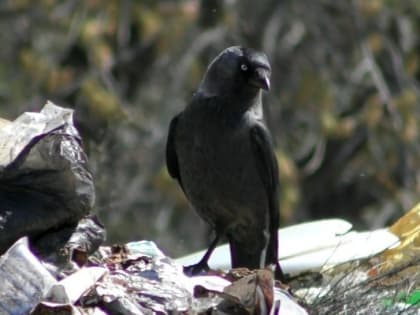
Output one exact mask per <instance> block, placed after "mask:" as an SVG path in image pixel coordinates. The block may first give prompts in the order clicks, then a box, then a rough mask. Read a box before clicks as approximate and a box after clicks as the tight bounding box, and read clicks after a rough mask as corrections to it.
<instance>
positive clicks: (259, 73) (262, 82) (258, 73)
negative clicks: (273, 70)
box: [249, 68, 270, 91]
mask: <svg viewBox="0 0 420 315" xmlns="http://www.w3.org/2000/svg"><path fill="white" fill-rule="evenodd" d="M249 81H250V83H251V84H252V85H253V86H255V87H257V88H260V89H263V90H266V91H268V90H269V89H270V70H268V69H266V68H257V69H256V70H255V72H254V74H253V75H252V76H251V78H250V80H249Z"/></svg>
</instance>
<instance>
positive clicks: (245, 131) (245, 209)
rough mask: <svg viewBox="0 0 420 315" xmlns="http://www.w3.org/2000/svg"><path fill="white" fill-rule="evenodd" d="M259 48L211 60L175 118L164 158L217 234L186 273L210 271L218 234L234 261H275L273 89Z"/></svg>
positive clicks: (239, 264) (259, 263) (245, 263)
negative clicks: (269, 98)
mask: <svg viewBox="0 0 420 315" xmlns="http://www.w3.org/2000/svg"><path fill="white" fill-rule="evenodd" d="M270 75H271V68H270V64H269V62H268V60H267V57H266V55H265V54H264V53H261V52H258V51H255V50H252V49H249V48H243V47H239V46H234V47H230V48H227V49H225V50H224V51H222V52H221V53H220V54H219V55H218V56H217V57H216V58H215V59H214V60H213V61H212V62H211V63H210V65H209V66H208V68H207V71H206V73H205V75H204V78H203V80H202V81H201V84H200V86H199V88H198V91H197V92H196V93H195V94H194V95H193V97H192V100H191V102H190V103H189V105H188V106H187V107H186V108H185V109H184V111H182V112H181V113H180V114H178V115H177V116H176V117H175V118H173V119H172V121H171V123H170V127H169V134H168V139H167V145H166V164H167V168H168V172H169V174H170V175H171V176H172V177H173V178H175V179H176V180H177V181H178V183H179V185H180V186H181V188H182V190H183V191H184V193H185V195H186V197H187V198H188V200H189V201H190V202H191V204H192V206H193V207H194V208H195V210H196V211H197V212H198V214H199V215H200V216H201V217H202V218H203V219H204V220H205V221H207V222H208V223H209V224H210V225H211V227H212V228H213V229H214V231H215V234H216V237H215V240H214V241H213V242H212V244H211V245H210V247H209V249H208V250H207V252H206V254H205V255H204V257H203V258H202V259H201V261H200V262H199V263H198V264H196V265H193V266H189V267H187V271H188V272H189V273H192V274H194V273H199V272H200V271H202V270H208V265H207V261H208V259H209V257H210V255H211V253H212V251H213V250H214V248H215V247H216V245H217V243H218V241H219V239H220V237H222V236H225V237H227V239H228V241H229V245H230V254H231V263H232V267H233V268H237V267H247V268H251V269H256V268H264V267H266V266H272V267H274V268H275V275H276V278H278V279H284V277H283V274H282V271H281V269H280V266H279V264H278V259H277V229H278V227H279V208H278V207H279V200H278V197H279V179H278V166H277V160H276V157H275V154H274V152H273V144H272V139H271V135H270V132H269V131H268V129H267V127H266V126H265V123H264V120H263V109H262V89H263V90H269V88H270Z"/></svg>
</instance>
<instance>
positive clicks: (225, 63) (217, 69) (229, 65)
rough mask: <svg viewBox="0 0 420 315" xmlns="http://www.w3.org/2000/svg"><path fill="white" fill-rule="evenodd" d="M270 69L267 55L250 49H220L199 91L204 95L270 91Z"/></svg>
mask: <svg viewBox="0 0 420 315" xmlns="http://www.w3.org/2000/svg"><path fill="white" fill-rule="evenodd" d="M270 75H271V67H270V64H269V62H268V59H267V56H266V55H265V54H264V53H262V52H258V51H255V50H253V49H250V48H244V47H240V46H233V47H229V48H226V49H225V50H223V51H222V52H221V53H220V54H219V55H218V56H217V57H216V58H215V59H214V60H213V61H212V62H211V63H210V65H209V66H208V68H207V72H206V74H205V75H204V78H203V80H202V82H201V84H200V87H199V91H200V92H202V93H204V94H205V95H212V96H215V95H217V96H221V95H236V96H241V95H244V94H246V95H249V96H253V95H257V94H259V92H260V90H261V89H263V90H269V89H270Z"/></svg>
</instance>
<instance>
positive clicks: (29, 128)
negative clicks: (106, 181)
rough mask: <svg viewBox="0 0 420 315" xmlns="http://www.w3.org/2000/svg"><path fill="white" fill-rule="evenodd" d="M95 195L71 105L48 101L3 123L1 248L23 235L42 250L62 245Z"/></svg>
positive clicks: (0, 135) (0, 141)
mask: <svg viewBox="0 0 420 315" xmlns="http://www.w3.org/2000/svg"><path fill="white" fill-rule="evenodd" d="M94 201H95V189H94V184H93V179H92V175H91V173H90V172H89V169H88V165H87V157H86V155H85V153H84V152H83V149H82V147H81V139H80V136H79V134H78V132H77V130H76V128H75V127H74V125H73V110H71V109H64V108H61V107H58V106H56V105H54V104H53V103H51V102H48V103H47V104H46V105H45V106H44V108H43V109H42V110H41V112H39V113H24V114H22V115H21V116H19V117H18V118H17V119H16V120H15V121H13V122H10V123H4V122H3V123H2V126H1V128H0V253H3V252H4V251H5V250H7V248H8V247H9V246H11V245H12V244H13V243H14V242H15V241H16V240H17V239H19V238H20V237H22V236H28V237H29V239H30V243H31V246H33V247H34V248H35V249H36V250H39V251H40V252H48V251H50V248H44V246H47V244H48V246H49V247H56V248H57V247H60V246H61V245H64V244H65V243H66V242H67V240H68V239H69V238H70V237H71V235H72V233H73V232H74V230H75V228H76V227H77V224H78V221H79V220H80V219H81V218H82V217H84V216H86V215H87V214H88V213H89V212H90V210H91V209H92V207H93V204H94ZM41 240H43V241H41ZM46 240H47V241H46ZM37 241H40V242H39V244H40V246H38V247H37Z"/></svg>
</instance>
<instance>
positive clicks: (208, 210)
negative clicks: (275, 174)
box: [176, 119, 266, 225]
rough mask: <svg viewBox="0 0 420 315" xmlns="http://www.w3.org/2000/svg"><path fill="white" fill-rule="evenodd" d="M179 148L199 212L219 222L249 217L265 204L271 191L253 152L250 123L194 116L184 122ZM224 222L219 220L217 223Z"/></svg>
mask: <svg viewBox="0 0 420 315" xmlns="http://www.w3.org/2000/svg"><path fill="white" fill-rule="evenodd" d="M178 131H179V133H178V137H177V143H176V146H177V154H178V159H179V162H180V165H182V166H183V167H182V168H181V169H180V173H181V178H182V182H183V185H184V188H185V190H186V194H187V196H188V198H189V199H190V201H191V203H192V204H193V206H194V207H195V208H196V210H197V211H198V212H199V214H200V215H201V216H202V217H203V218H204V219H206V220H207V221H209V222H210V223H212V224H214V223H215V222H218V221H220V220H224V221H226V222H225V223H223V224H225V225H227V224H229V223H228V222H229V221H234V220H237V217H238V215H240V216H241V218H242V219H243V220H244V221H247V220H252V218H255V212H256V211H259V210H260V209H261V210H262V209H264V208H265V202H266V195H265V191H264V189H263V185H262V182H261V179H260V176H259V174H258V171H257V168H256V163H255V159H254V157H253V152H252V147H251V141H250V133H249V127H248V126H247V124H241V123H239V124H237V125H236V126H232V125H224V124H222V123H220V122H219V121H211V120H210V119H208V120H205V121H201V123H200V124H197V123H195V121H194V120H192V122H189V123H185V124H184V125H183V126H181V127H180V128H179V130H178ZM218 224H220V223H218Z"/></svg>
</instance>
